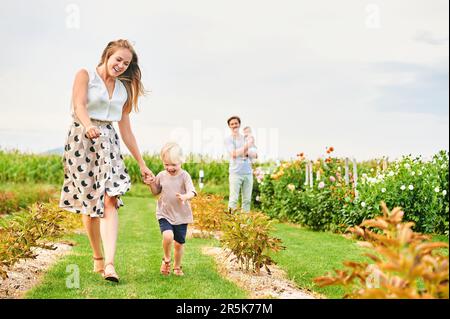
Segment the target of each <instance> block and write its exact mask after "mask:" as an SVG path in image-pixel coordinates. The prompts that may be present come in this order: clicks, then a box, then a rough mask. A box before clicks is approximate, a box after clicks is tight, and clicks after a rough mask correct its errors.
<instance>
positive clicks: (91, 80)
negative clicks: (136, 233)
mask: <svg viewBox="0 0 450 319" xmlns="http://www.w3.org/2000/svg"><path fill="white" fill-rule="evenodd" d="M143 94H144V87H143V85H142V82H141V70H140V68H139V65H138V57H137V54H136V52H135V50H134V48H133V46H132V45H131V44H130V43H129V42H128V41H127V40H122V39H120V40H116V41H111V42H109V43H108V45H107V46H106V48H105V49H104V50H103V53H102V56H101V60H100V63H99V64H98V65H97V67H94V68H88V69H81V70H79V71H78V73H77V74H76V77H75V81H74V84H73V92H72V118H73V121H72V124H71V126H70V129H69V134H68V136H67V138H66V143H65V150H64V157H63V161H64V184H63V186H62V190H61V199H60V207H62V208H64V209H66V210H68V211H71V212H75V213H79V214H82V219H83V223H84V226H85V228H86V232H87V235H88V237H89V241H90V244H91V248H92V250H93V259H94V271H95V272H98V273H101V274H103V277H104V278H105V279H106V280H109V281H114V282H118V281H119V276H118V275H117V273H116V271H115V268H114V257H115V253H116V241H117V234H118V209H119V207H120V206H123V202H122V200H121V198H120V196H122V195H124V194H125V193H126V192H127V191H128V190H129V189H130V186H131V181H130V177H129V175H128V172H127V169H126V168H125V164H124V162H123V157H122V155H121V153H120V140H119V136H118V135H117V133H116V131H115V129H114V126H113V123H114V122H117V123H118V127H119V130H120V135H121V137H122V140H123V142H124V143H125V145H126V146H127V148H128V150H129V151H130V153H131V154H132V156H133V157H134V158H135V159H136V161H137V162H138V164H139V167H140V170H141V174H142V177H143V178H150V177H154V175H153V173H152V171H151V170H150V169H148V167H147V166H146V164H145V162H144V160H143V158H142V155H141V153H140V151H139V148H138V145H137V143H136V139H135V137H134V135H133V132H132V130H131V125H130V113H131V111H132V110H133V109H134V110H135V111H137V109H138V98H139V96H140V95H143ZM102 243H103V253H104V254H103V253H102Z"/></svg>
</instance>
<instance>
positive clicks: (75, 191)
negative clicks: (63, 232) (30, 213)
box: [59, 120, 131, 217]
mask: <svg viewBox="0 0 450 319" xmlns="http://www.w3.org/2000/svg"><path fill="white" fill-rule="evenodd" d="M92 124H93V125H95V126H97V127H98V128H99V130H100V132H101V136H100V137H98V138H96V139H89V138H88V137H86V136H85V134H86V131H85V129H84V127H83V126H82V125H81V124H80V123H79V122H78V121H76V120H75V121H74V122H73V123H72V125H71V127H70V130H69V134H68V136H67V140H66V144H65V148H64V157H63V161H64V184H63V187H62V190H61V198H60V202H59V206H60V207H61V208H63V209H65V210H68V211H71V212H74V213H81V214H85V215H89V216H91V217H103V214H104V207H105V206H104V199H105V198H104V197H105V193H106V194H107V195H108V196H117V208H119V207H120V206H123V202H122V200H121V199H120V196H121V195H123V194H125V193H126V192H127V191H128V190H129V189H130V187H131V181H130V176H129V175H128V171H127V169H126V167H125V164H124V162H123V157H122V155H121V154H120V145H119V144H120V143H119V136H118V135H117V133H116V131H115V129H114V126H113V125H112V123H111V122H103V121H97V120H92Z"/></svg>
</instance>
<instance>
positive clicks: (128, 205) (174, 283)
mask: <svg viewBox="0 0 450 319" xmlns="http://www.w3.org/2000/svg"><path fill="white" fill-rule="evenodd" d="M124 202H125V206H124V207H122V208H121V209H120V212H119V214H120V232H119V240H118V247H117V260H116V270H117V272H118V273H119V275H120V276H121V282H120V284H118V285H117V284H114V283H110V282H106V281H105V280H103V279H102V278H101V277H100V275H98V274H94V273H92V272H91V269H92V259H91V250H90V248H89V242H88V239H87V237H86V236H84V235H72V236H71V237H70V239H72V240H74V241H76V242H77V243H78V245H77V246H75V247H74V250H73V252H72V253H71V254H70V255H68V256H66V257H65V258H64V259H62V260H61V261H60V262H58V263H57V264H56V265H55V266H54V267H53V268H52V269H50V271H49V272H47V273H46V274H45V277H44V278H43V281H42V283H41V284H40V285H39V286H37V287H35V288H34V289H33V290H31V291H29V292H28V293H27V295H26V298H176V299H179V298H246V297H247V293H246V292H244V291H242V290H241V289H239V288H238V287H237V286H236V285H234V284H233V283H231V282H229V281H228V280H226V279H223V278H222V277H221V276H220V275H219V274H218V273H217V271H216V266H215V263H214V260H213V258H212V257H210V256H205V255H203V254H202V253H201V249H202V247H203V246H207V245H209V246H211V245H217V242H215V241H211V240H205V239H188V240H187V243H186V250H185V258H184V262H183V268H184V270H185V276H184V277H175V276H173V275H171V276H169V277H163V276H161V275H160V274H159V266H160V264H161V258H162V248H161V238H160V232H159V226H158V223H157V221H156V218H155V213H154V212H155V208H154V207H155V201H154V200H153V199H149V198H137V197H129V196H127V197H124ZM69 265H77V266H78V267H79V270H80V288H79V289H74V288H67V287H66V278H67V277H68V276H70V273H68V272H66V267H67V266H69Z"/></svg>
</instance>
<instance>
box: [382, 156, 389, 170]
mask: <svg viewBox="0 0 450 319" xmlns="http://www.w3.org/2000/svg"><path fill="white" fill-rule="evenodd" d="M387 164H388V162H387V157H386V158H385V159H383V172H384V171H386V170H387Z"/></svg>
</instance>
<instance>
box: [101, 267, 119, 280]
mask: <svg viewBox="0 0 450 319" xmlns="http://www.w3.org/2000/svg"><path fill="white" fill-rule="evenodd" d="M109 265H111V266H113V267H114V264H113V263H108V264H106V265H105V272H104V273H103V278H104V279H105V280H108V281H112V282H119V276H118V275H117V273H116V272H115V271H112V272H108V273H107V272H106V267H107V266H109Z"/></svg>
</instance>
